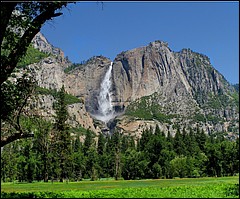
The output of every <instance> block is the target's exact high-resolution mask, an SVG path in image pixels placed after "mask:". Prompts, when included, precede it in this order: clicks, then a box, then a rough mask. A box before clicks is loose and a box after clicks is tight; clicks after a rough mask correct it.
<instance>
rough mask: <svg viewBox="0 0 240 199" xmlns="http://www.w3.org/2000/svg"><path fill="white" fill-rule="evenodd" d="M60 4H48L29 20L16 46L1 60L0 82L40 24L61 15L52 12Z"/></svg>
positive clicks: (59, 6)
mask: <svg viewBox="0 0 240 199" xmlns="http://www.w3.org/2000/svg"><path fill="white" fill-rule="evenodd" d="M62 6H63V4H50V5H49V6H48V9H47V10H45V11H43V12H42V13H41V14H40V15H38V16H37V17H35V19H34V20H33V21H32V22H31V24H30V27H29V28H28V29H27V30H26V31H25V33H24V35H23V36H22V37H21V38H20V40H19V42H18V43H17V45H16V47H15V48H14V49H13V50H12V51H11V53H10V54H9V56H8V59H7V60H2V62H3V63H2V64H1V65H2V66H1V76H0V84H2V83H3V82H4V81H6V80H7V78H8V77H9V76H10V74H11V73H12V72H13V70H14V68H15V67H16V65H17V63H18V61H19V59H20V58H21V57H22V56H23V55H24V54H25V52H26V51H27V48H28V46H29V44H30V43H31V41H32V39H33V38H34V36H35V35H36V34H37V33H38V32H39V31H40V29H41V27H42V25H43V24H44V23H45V22H46V21H47V20H50V19H52V18H54V17H58V16H60V15H62V13H54V12H55V10H57V9H59V8H61V7H62ZM4 61H5V63H4Z"/></svg>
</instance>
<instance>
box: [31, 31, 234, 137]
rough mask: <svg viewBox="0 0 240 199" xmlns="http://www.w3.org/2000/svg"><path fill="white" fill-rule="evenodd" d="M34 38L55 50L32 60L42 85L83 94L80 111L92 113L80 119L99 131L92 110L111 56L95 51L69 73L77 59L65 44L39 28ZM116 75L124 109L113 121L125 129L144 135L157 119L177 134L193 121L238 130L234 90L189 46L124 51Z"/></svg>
mask: <svg viewBox="0 0 240 199" xmlns="http://www.w3.org/2000/svg"><path fill="white" fill-rule="evenodd" d="M33 43H34V45H35V47H36V48H38V49H39V50H41V51H44V52H48V53H49V54H51V56H49V57H48V58H45V59H44V60H42V61H41V62H39V63H36V64H33V68H35V70H36V78H37V80H38V84H39V86H41V87H44V88H48V89H59V88H61V86H62V85H64V86H65V89H66V91H67V92H68V93H70V94H72V95H74V96H76V97H78V98H81V99H83V100H84V102H85V103H84V105H82V106H84V108H82V109H81V113H82V115H87V117H85V118H84V117H80V116H79V117H77V118H78V119H77V120H78V123H79V124H81V125H83V124H84V125H85V127H87V126H89V127H91V128H92V129H93V130H94V131H95V132H99V127H98V126H100V127H101V122H96V120H94V119H93V118H92V117H91V114H95V113H97V111H98V103H97V97H98V95H99V89H100V84H101V81H102V80H103V78H104V75H105V73H106V71H107V70H108V68H109V65H110V62H111V60H109V59H108V58H106V57H103V56H95V57H93V58H91V59H89V60H88V61H87V62H86V63H84V64H79V65H78V66H77V67H75V68H73V69H72V70H69V71H68V72H66V68H68V67H70V66H71V65H72V63H71V62H69V61H68V60H66V59H65V58H64V54H63V52H62V51H61V50H60V49H58V48H55V47H53V46H52V45H51V44H49V42H48V41H47V40H46V39H45V38H44V36H43V35H41V34H40V33H39V35H36V37H35V38H34V40H33ZM111 77H112V79H111V80H112V88H111V94H112V99H113V101H112V104H113V105H114V106H115V110H116V111H118V112H121V113H122V114H121V115H119V116H118V117H117V118H116V119H115V122H114V126H116V128H118V129H119V130H122V131H124V132H131V133H137V134H141V132H142V130H143V129H144V128H146V127H149V126H154V125H156V124H158V125H160V127H161V128H162V129H163V130H170V131H172V132H173V133H174V132H175V131H176V129H177V128H179V127H180V128H182V127H183V126H185V127H187V126H189V125H191V126H197V125H200V127H202V128H204V129H205V131H206V132H211V131H225V132H234V131H237V129H238V128H239V127H238V119H239V116H238V113H239V106H238V104H237V103H236V102H237V100H238V99H239V97H238V94H237V95H236V91H235V89H234V88H233V86H231V85H230V84H229V83H228V82H227V81H226V80H225V79H224V77H223V76H222V75H221V74H220V73H219V72H218V71H217V70H215V69H214V68H213V66H212V65H211V63H210V60H209V58H208V57H207V56H205V55H202V54H199V53H196V52H193V51H191V50H190V49H183V50H181V51H180V52H173V51H172V50H171V49H170V48H169V47H168V44H167V43H166V42H162V41H155V42H151V43H150V44H149V45H148V46H144V47H140V48H136V49H133V50H129V51H126V52H122V53H120V54H119V55H117V56H116V58H115V59H114V61H113V67H112V76H111ZM77 109H80V108H79V107H78V106H76V105H73V106H72V108H71V110H72V112H73V113H75V114H76V113H77V111H78V110H77ZM141 113H143V114H141ZM86 120H87V122H86ZM103 126H104V125H103Z"/></svg>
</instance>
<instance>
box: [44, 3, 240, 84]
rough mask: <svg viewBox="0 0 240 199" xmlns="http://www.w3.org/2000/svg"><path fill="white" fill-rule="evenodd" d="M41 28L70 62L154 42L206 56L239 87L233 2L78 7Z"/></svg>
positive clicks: (236, 6)
mask: <svg viewBox="0 0 240 199" xmlns="http://www.w3.org/2000/svg"><path fill="white" fill-rule="evenodd" d="M63 13H64V14H63V15H62V16H60V17H57V18H55V19H54V20H52V21H50V22H48V23H46V24H45V25H44V26H43V28H42V29H41V32H42V33H43V34H44V36H45V37H46V38H47V39H48V41H49V42H50V43H51V44H52V45H54V46H55V47H59V48H61V49H62V50H63V52H64V53H65V56H68V58H69V59H70V61H72V62H75V63H79V62H81V61H83V60H87V59H89V58H90V57H92V56H96V55H103V56H105V57H108V58H110V59H111V60H113V59H114V58H115V57H116V55H117V54H119V53H120V52H122V51H126V50H131V49H133V48H137V47H140V46H146V45H148V44H149V43H150V42H152V41H155V40H161V41H165V42H167V43H168V45H169V48H170V49H171V50H172V51H175V52H178V51H180V50H181V49H182V48H190V49H191V50H193V51H195V52H199V53H202V54H204V55H207V56H208V57H209V58H210V61H211V63H212V65H213V67H214V68H215V69H217V70H218V71H219V72H220V73H221V74H222V75H223V76H224V77H225V78H226V79H227V80H228V81H229V82H230V83H232V84H235V83H239V2H238V1H226V2H223V1H219V2H217V1H209V2H206V1H202V2H201V1H192V2H189V1H182V2H181V1H175V2H174V1H132V2H131V1H112V2H111V1H103V4H102V3H100V2H98V3H97V2H96V1H85V2H82V1H79V2H77V3H76V4H69V5H68V9H63Z"/></svg>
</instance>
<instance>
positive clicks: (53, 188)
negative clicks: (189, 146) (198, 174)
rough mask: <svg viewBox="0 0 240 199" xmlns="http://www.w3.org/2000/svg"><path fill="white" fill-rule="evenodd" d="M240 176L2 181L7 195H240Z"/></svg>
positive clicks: (137, 196) (66, 196) (2, 186)
mask: <svg viewBox="0 0 240 199" xmlns="http://www.w3.org/2000/svg"><path fill="white" fill-rule="evenodd" d="M236 184H239V177H238V176H234V177H219V178H194V179H191V178H183V179H158V180H119V181H114V180H108V181H82V182H70V183H66V182H65V183H59V182H54V183H53V184H52V183H51V182H49V183H43V182H34V183H15V184H13V183H2V184H1V196H2V198H3V197H15V196H18V197H23V198H26V197H31V196H32V197H33V196H34V197H35V198H40V197H43V198H45V197H50V198H57V197H58V198H74V197H76V198H104V197H105V198H131V197H132V198H133V197H134V198H153V197H155V198H166V197H171V198H200V197H202V198H207V197H211V198H221V197H223V198H227V197H229V198H238V197H239V192H238V188H239V185H238V186H237V185H236Z"/></svg>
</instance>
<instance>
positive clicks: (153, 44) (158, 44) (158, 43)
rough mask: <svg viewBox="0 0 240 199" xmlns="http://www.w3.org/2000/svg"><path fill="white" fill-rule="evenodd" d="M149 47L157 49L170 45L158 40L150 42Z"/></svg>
mask: <svg viewBox="0 0 240 199" xmlns="http://www.w3.org/2000/svg"><path fill="white" fill-rule="evenodd" d="M149 46H150V47H155V48H160V47H168V43H167V42H165V41H160V40H156V41H153V42H150V43H149Z"/></svg>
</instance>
